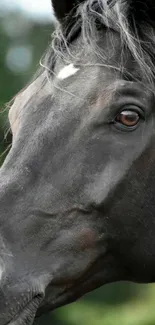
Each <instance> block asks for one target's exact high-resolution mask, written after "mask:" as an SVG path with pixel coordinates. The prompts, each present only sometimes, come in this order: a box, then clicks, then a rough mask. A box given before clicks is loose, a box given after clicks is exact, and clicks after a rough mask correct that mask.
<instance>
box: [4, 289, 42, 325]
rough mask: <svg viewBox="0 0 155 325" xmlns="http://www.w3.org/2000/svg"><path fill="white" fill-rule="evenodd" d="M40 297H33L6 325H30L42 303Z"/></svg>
mask: <svg viewBox="0 0 155 325" xmlns="http://www.w3.org/2000/svg"><path fill="white" fill-rule="evenodd" d="M42 299H43V297H42V295H37V296H36V297H34V298H33V299H32V300H31V301H30V302H29V303H28V304H27V305H26V306H25V307H24V308H23V309H22V310H21V312H20V313H19V314H18V315H16V316H15V317H14V318H13V319H12V320H11V321H10V322H9V323H7V324H6V325H32V324H33V321H34V318H35V315H36V312H37V309H38V308H39V305H40V303H41V301H42Z"/></svg>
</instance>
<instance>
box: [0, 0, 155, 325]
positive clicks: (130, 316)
mask: <svg viewBox="0 0 155 325" xmlns="http://www.w3.org/2000/svg"><path fill="white" fill-rule="evenodd" d="M2 1H3V0H0V108H1V111H0V153H1V158H0V159H1V163H2V160H3V159H4V157H5V154H4V155H3V153H4V151H5V150H6V149H7V148H8V149H9V145H10V143H11V134H10V132H8V130H9V123H8V120H7V114H8V110H7V105H5V104H6V103H7V102H8V101H10V99H11V98H12V97H13V96H14V95H15V94H16V93H17V92H18V91H19V90H20V89H21V88H22V87H24V85H25V84H26V83H27V82H28V80H29V79H30V78H31V77H32V75H33V73H34V72H35V71H36V70H37V68H38V67H39V64H38V62H39V59H40V58H41V56H42V54H43V52H44V50H46V48H47V45H48V44H50V40H51V34H52V31H53V29H54V27H53V23H52V18H51V19H50V14H51V12H49V13H48V12H47V15H46V13H44V15H43V14H42V10H43V9H41V8H43V7H41V8H40V11H39V12H38V14H37V15H35V14H34V12H35V8H34V7H33V12H31V13H30V12H28V11H26V9H25V10H21V9H20V8H19V7H18V6H16V1H17V0H10V1H9V0H5V2H3V3H2ZM11 1H12V2H11ZM21 1H22V2H23V3H24V1H27V2H26V3H27V5H28V3H29V5H31V4H32V3H33V1H34V0H31V2H30V1H29V0H21ZM44 1H45V0H38V3H39V4H40V5H43V3H44ZM47 1H48V2H50V0H46V1H45V2H46V5H47ZM10 4H14V5H15V6H13V5H12V6H11V5H10ZM48 6H49V3H48ZM48 6H47V8H48ZM51 17H52V14H51ZM49 262H50V261H49ZM50 324H51V325H79V324H80V325H87V324H88V325H155V285H153V284H151V285H138V284H133V283H115V284H111V285H107V286H104V287H103V288H101V289H99V290H96V291H94V292H93V293H91V294H88V295H86V296H85V297H84V298H82V299H81V300H79V301H78V302H76V303H73V304H71V305H69V306H66V307H63V308H60V309H58V310H56V311H55V312H53V313H51V314H48V315H46V316H43V317H41V318H40V319H37V320H36V321H35V325H50Z"/></svg>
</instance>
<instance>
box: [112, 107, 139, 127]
mask: <svg viewBox="0 0 155 325" xmlns="http://www.w3.org/2000/svg"><path fill="white" fill-rule="evenodd" d="M139 120H140V115H139V114H138V113H137V112H135V111H131V110H126V111H122V112H121V113H119V114H118V115H117V116H116V118H115V122H117V123H121V124H123V125H125V126H127V127H132V126H136V125H137V124H138V122H139Z"/></svg>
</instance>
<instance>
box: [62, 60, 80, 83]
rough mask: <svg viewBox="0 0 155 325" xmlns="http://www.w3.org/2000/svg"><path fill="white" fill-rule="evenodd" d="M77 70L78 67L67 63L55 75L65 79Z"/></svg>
mask: <svg viewBox="0 0 155 325" xmlns="http://www.w3.org/2000/svg"><path fill="white" fill-rule="evenodd" d="M77 71H79V68H75V67H74V65H73V63H71V64H69V65H67V66H66V67H64V68H63V69H62V70H61V71H60V72H59V73H58V75H57V78H58V79H61V80H63V79H66V78H68V77H70V76H73V75H74V74H75V73H76V72H77Z"/></svg>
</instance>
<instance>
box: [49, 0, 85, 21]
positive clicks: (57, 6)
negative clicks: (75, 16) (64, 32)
mask: <svg viewBox="0 0 155 325" xmlns="http://www.w3.org/2000/svg"><path fill="white" fill-rule="evenodd" d="M82 2H84V0H63V1H62V0H52V5H53V9H54V12H55V15H56V17H57V19H58V20H59V21H60V22H62V21H63V20H64V19H65V17H66V16H67V15H69V14H70V13H71V11H72V10H73V9H74V8H75V7H76V6H77V5H78V4H80V3H82Z"/></svg>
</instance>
